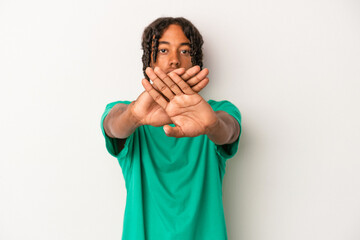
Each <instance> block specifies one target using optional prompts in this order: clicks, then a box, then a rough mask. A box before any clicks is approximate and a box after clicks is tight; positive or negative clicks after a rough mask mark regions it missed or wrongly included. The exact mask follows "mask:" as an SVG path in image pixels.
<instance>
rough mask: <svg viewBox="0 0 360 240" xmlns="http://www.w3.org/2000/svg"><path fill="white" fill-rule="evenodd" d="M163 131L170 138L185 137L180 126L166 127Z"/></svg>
mask: <svg viewBox="0 0 360 240" xmlns="http://www.w3.org/2000/svg"><path fill="white" fill-rule="evenodd" d="M163 129H164V132H165V134H166V136H168V137H176V138H180V137H182V136H183V135H184V134H183V132H182V131H181V128H180V127H179V126H175V127H171V126H170V125H165V126H164V127H163Z"/></svg>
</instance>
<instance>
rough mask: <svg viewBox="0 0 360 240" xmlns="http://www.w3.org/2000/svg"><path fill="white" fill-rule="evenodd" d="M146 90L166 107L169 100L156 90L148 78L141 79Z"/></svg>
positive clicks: (161, 105)
mask: <svg viewBox="0 0 360 240" xmlns="http://www.w3.org/2000/svg"><path fill="white" fill-rule="evenodd" d="M141 83H142V85H143V87H144V88H145V90H146V91H147V92H148V93H149V94H150V96H151V97H152V98H153V99H154V101H155V102H156V103H157V104H159V105H160V107H162V108H164V109H165V108H166V106H167V104H168V101H166V99H165V98H164V97H163V96H162V95H161V94H160V93H159V92H158V91H156V90H155V88H154V87H153V85H152V84H151V83H150V82H149V81H148V80H146V79H145V78H144V79H143V80H142V81H141Z"/></svg>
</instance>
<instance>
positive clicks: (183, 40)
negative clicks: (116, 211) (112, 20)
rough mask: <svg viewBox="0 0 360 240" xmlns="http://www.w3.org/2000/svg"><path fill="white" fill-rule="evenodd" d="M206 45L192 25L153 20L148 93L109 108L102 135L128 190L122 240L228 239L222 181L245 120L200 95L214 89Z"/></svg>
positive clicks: (146, 37) (147, 38) (146, 45)
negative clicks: (209, 87) (205, 55)
mask: <svg viewBox="0 0 360 240" xmlns="http://www.w3.org/2000/svg"><path fill="white" fill-rule="evenodd" d="M202 44H203V40H202V36H201V35H200V33H199V32H198V30H197V29H196V28H195V26H194V25H193V24H192V23H191V22H190V21H188V20H186V19H184V18H159V19H157V20H155V21H154V22H153V23H151V24H150V25H149V26H148V27H147V28H146V29H145V30H144V34H143V40H142V46H143V51H144V55H143V58H142V59H143V64H144V67H143V71H144V75H145V79H143V80H142V85H143V87H144V89H145V91H144V92H142V93H141V94H140V95H139V97H138V98H137V99H136V100H135V101H132V102H129V101H118V102H114V103H110V104H108V105H107V106H106V109H105V112H104V114H103V116H102V119H101V127H102V132H103V134H104V137H105V141H106V147H107V150H108V151H109V153H110V154H112V155H113V156H114V157H116V158H117V159H118V161H119V163H120V166H121V168H122V172H123V175H124V179H125V184H126V189H127V199H126V209H125V214H124V225H123V236H122V239H123V240H128V239H131V240H142V239H148V240H149V239H150V240H151V239H156V240H175V239H179V240H201V239H206V240H211V239H214V240H215V239H216V240H223V239H227V234H226V224H225V218H224V211H223V204H222V179H223V176H224V174H225V162H226V160H227V159H229V158H230V157H232V156H233V155H234V154H235V153H236V151H237V147H238V142H239V137H240V132H241V127H240V123H241V116H240V112H239V111H238V109H237V108H236V107H235V106H234V105H233V104H231V103H230V102H228V101H219V102H217V101H213V100H209V101H208V102H207V101H205V100H204V99H203V98H202V97H201V96H200V95H199V94H198V92H200V91H201V90H202V89H203V88H204V87H205V86H206V85H207V83H208V81H209V80H208V78H207V75H208V70H207V69H203V70H201V67H202V49H201V48H202ZM150 80H151V82H150Z"/></svg>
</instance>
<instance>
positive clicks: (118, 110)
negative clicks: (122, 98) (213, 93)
mask: <svg viewBox="0 0 360 240" xmlns="http://www.w3.org/2000/svg"><path fill="white" fill-rule="evenodd" d="M173 72H174V73H176V74H182V75H181V78H182V79H184V81H186V82H187V83H188V84H189V85H190V86H191V88H192V89H193V91H195V92H199V91H201V90H202V89H203V88H204V87H205V86H206V85H207V84H208V82H209V79H208V78H207V75H208V70H207V69H203V70H201V71H200V67H199V66H194V67H192V68H190V69H188V70H187V71H185V69H176V70H174V71H173ZM170 123H172V122H171V120H170V118H169V116H168V115H167V114H166V112H165V111H164V110H163V109H162V108H161V107H160V106H159V105H158V104H157V103H156V102H155V101H154V100H153V98H152V97H151V96H150V95H149V94H148V93H147V92H146V91H144V92H143V93H141V94H140V96H139V97H138V98H137V99H136V101H133V102H132V103H130V104H129V105H127V104H122V103H119V104H116V105H115V106H114V107H113V108H112V109H111V111H110V112H109V114H108V115H107V116H106V117H105V119H104V123H103V125H104V130H105V133H106V135H107V136H109V137H110V138H115V139H118V144H119V145H118V147H119V149H120V150H122V149H123V147H124V144H125V141H126V138H127V137H129V136H130V135H131V134H132V133H133V132H134V131H135V130H136V128H138V127H139V126H141V125H152V126H163V125H165V124H170Z"/></svg>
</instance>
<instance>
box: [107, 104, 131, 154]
mask: <svg viewBox="0 0 360 240" xmlns="http://www.w3.org/2000/svg"><path fill="white" fill-rule="evenodd" d="M118 103H124V104H130V103H131V102H130V101H117V102H112V103H109V104H108V105H106V107H105V111H104V113H103V115H102V116H101V124H100V127H101V131H102V133H103V136H104V138H105V146H106V149H107V151H108V152H109V153H110V154H111V155H112V156H114V157H116V158H119V157H120V156H119V155H120V153H121V155H124V154H125V152H126V151H127V149H128V145H129V142H130V139H129V138H130V137H128V138H127V139H126V142H125V146H124V148H123V149H122V150H121V151H120V150H119V143H118V139H116V138H111V137H109V136H108V135H106V133H105V129H104V120H105V117H106V116H107V115H108V114H109V112H110V111H111V109H112V108H113V107H114V106H115V105H116V104H118Z"/></svg>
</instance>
